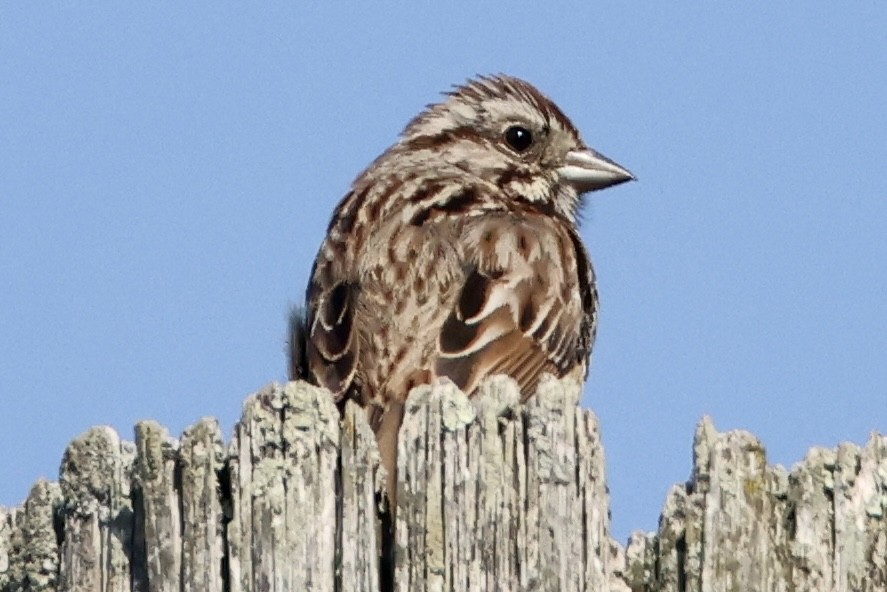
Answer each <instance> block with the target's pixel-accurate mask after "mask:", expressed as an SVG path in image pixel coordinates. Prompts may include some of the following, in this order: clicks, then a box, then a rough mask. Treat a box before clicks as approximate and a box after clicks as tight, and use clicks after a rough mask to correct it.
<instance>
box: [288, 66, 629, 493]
mask: <svg viewBox="0 0 887 592" xmlns="http://www.w3.org/2000/svg"><path fill="white" fill-rule="evenodd" d="M634 179H635V177H634V175H633V174H632V173H631V172H630V171H629V170H628V169H626V168H625V167H623V166H621V165H619V164H617V163H616V162H614V161H613V160H611V159H609V158H607V157H605V156H603V155H602V154H600V153H599V152H597V151H595V150H593V149H591V148H589V147H588V146H587V145H586V144H585V142H584V141H583V139H582V137H581V136H580V134H579V132H578V130H577V129H576V127H575V126H574V125H573V123H572V122H571V121H570V119H569V118H568V117H567V116H566V115H565V114H564V113H563V111H562V110H561V109H560V108H559V107H558V106H557V105H556V104H555V103H554V102H553V101H552V100H551V99H549V98H548V97H547V96H546V95H544V94H543V93H542V92H541V91H539V90H538V89H537V88H536V87H535V86H533V85H532V84H530V83H529V82H526V81H524V80H522V79H519V78H516V77H513V76H509V75H504V74H498V75H489V76H476V77H474V78H471V79H469V80H468V81H466V82H465V83H463V84H461V85H456V86H454V87H453V88H452V89H451V90H450V91H448V92H446V93H444V98H443V100H441V101H439V102H437V103H433V104H430V105H428V106H426V107H425V109H424V110H423V111H421V112H420V113H419V114H418V115H417V116H415V117H414V118H413V119H412V120H411V121H410V122H409V123H408V124H407V126H406V127H405V128H404V130H403V132H402V133H401V134H400V136H399V137H398V139H397V140H396V142H395V143H394V144H393V145H392V146H390V147H389V148H388V149H387V150H385V151H384V152H383V153H382V154H381V155H380V156H379V157H378V158H376V159H375V160H374V161H373V162H372V163H371V164H370V165H369V166H368V167H367V168H366V169H365V170H364V171H363V172H362V173H360V174H359V175H358V176H357V178H356V179H355V180H354V182H353V183H352V185H351V187H350V190H349V191H348V192H347V194H346V195H345V197H344V198H343V199H342V200H341V201H340V202H339V204H338V205H337V206H336V208H335V210H334V212H333V214H332V218H331V220H330V223H329V226H328V228H327V233H326V237H325V238H324V239H323V241H322V243H321V245H320V248H319V250H318V253H317V256H316V259H315V261H314V265H313V267H312V270H311V273H310V277H309V280H308V286H307V289H306V294H305V306H304V308H303V309H298V310H296V311H294V313H293V314H292V315H291V318H290V327H289V330H290V335H289V341H290V347H289V365H290V378H291V379H294V380H295V379H304V380H307V381H309V382H311V383H314V384H316V385H319V386H322V387H325V388H326V389H328V390H329V391H330V392H331V393H332V396H333V398H334V400H335V401H336V403H337V404H339V405H340V408H341V406H343V405H344V403H345V402H346V401H348V400H353V401H356V402H357V403H359V404H360V405H361V406H363V407H364V408H365V409H366V412H367V416H368V419H369V422H370V425H371V426H372V428H373V430H374V432H375V434H376V439H377V442H378V447H379V453H380V458H381V463H382V466H383V467H384V468H385V470H386V472H387V474H388V486H387V488H388V497H389V500H391V499H392V498H393V497H394V494H395V481H394V475H395V474H396V461H397V432H398V429H399V427H400V425H401V422H402V419H403V414H404V408H405V403H406V400H407V397H408V395H409V393H410V391H411V390H412V389H413V388H414V387H416V386H418V385H422V384H431V383H433V382H435V381H437V380H442V379H449V380H450V381H452V382H453V383H455V385H456V386H458V387H459V388H460V389H461V390H462V391H464V392H465V393H466V394H468V395H469V396H471V395H474V394H475V393H476V392H477V390H478V386H479V384H480V383H481V381H482V380H483V379H484V378H486V377H488V376H492V375H497V374H504V375H507V376H510V377H511V378H513V379H514V380H515V381H516V382H517V385H518V387H519V388H520V392H521V398H522V399H523V400H526V399H527V398H529V397H531V396H532V395H533V394H534V391H535V389H536V386H537V385H538V383H539V380H540V377H541V376H542V375H543V374H553V375H555V376H557V377H566V376H570V377H574V378H576V379H579V380H582V379H585V378H586V375H587V372H588V367H589V363H590V356H591V351H592V346H593V344H594V340H595V334H596V327H597V321H598V293H597V287H596V281H595V274H594V270H593V267H592V264H591V260H590V258H589V255H588V252H587V250H586V248H585V246H584V244H583V242H582V239H581V237H580V234H579V214H580V208H581V206H582V205H583V196H584V195H585V194H586V193H588V192H591V191H596V190H600V189H604V188H606V187H610V186H613V185H617V184H620V183H623V182H626V181H630V180H634Z"/></svg>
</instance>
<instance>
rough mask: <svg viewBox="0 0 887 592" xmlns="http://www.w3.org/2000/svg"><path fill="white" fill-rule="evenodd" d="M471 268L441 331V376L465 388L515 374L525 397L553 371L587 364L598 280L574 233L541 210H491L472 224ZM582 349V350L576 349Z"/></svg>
mask: <svg viewBox="0 0 887 592" xmlns="http://www.w3.org/2000/svg"><path fill="white" fill-rule="evenodd" d="M465 234H466V238H467V241H466V242H467V244H468V245H471V246H473V249H471V250H469V252H468V253H467V254H469V256H471V258H472V263H473V267H471V268H470V269H469V271H468V273H467V274H466V276H465V281H464V284H463V286H462V289H461V291H460V293H459V296H458V299H457V301H456V303H455V306H454V307H453V309H452V310H451V311H450V312H449V314H448V316H447V318H446V320H445V321H444V323H443V325H442V327H441V330H440V335H439V337H438V350H439V356H438V359H437V360H436V364H435V372H436V374H437V375H438V376H447V377H449V378H450V379H451V380H453V381H454V382H455V383H456V384H457V385H458V386H459V387H460V388H462V389H463V390H465V391H466V392H469V393H470V392H472V391H474V390H475V389H476V388H477V385H478V383H479V381H480V380H481V379H482V378H484V377H486V376H490V375H493V374H507V375H509V376H511V377H512V378H514V379H515V380H516V381H517V382H518V384H519V386H520V389H521V392H522V393H523V396H524V397H525V398H526V397H528V396H530V395H532V394H533V392H534V390H535V388H536V385H537V384H538V381H539V378H540V376H541V375H542V374H544V373H546V372H548V373H552V374H555V375H558V376H564V375H565V374H567V373H569V372H571V371H572V370H574V369H575V368H577V366H581V367H582V368H583V370H584V367H585V365H586V362H587V352H586V351H585V349H584V347H583V345H584V342H587V341H588V340H587V338H585V337H584V333H585V331H586V330H585V327H586V326H592V325H593V319H592V320H591V321H586V320H585V317H586V315H588V314H592V315H593V309H594V306H595V305H594V303H593V302H592V301H591V300H590V299H589V298H587V297H586V293H592V292H593V290H594V288H593V284H592V285H590V286H582V285H580V284H581V283H582V282H581V280H583V279H585V280H586V281H591V282H593V276H591V275H590V274H589V272H588V271H587V270H584V271H583V272H582V273H580V272H579V270H578V267H577V265H578V264H584V263H585V261H586V258H585V257H584V252H583V253H579V252H577V250H576V246H575V243H574V240H573V236H572V233H571V232H570V231H569V230H568V229H565V228H563V227H562V226H560V225H558V224H557V221H556V220H552V219H551V218H550V217H543V216H541V215H532V214H527V215H522V216H518V215H514V214H503V215H501V216H495V215H490V216H487V217H485V218H484V219H481V220H478V221H476V222H475V223H474V224H473V226H472V227H470V228H467V229H466V233H465ZM578 350H581V351H578Z"/></svg>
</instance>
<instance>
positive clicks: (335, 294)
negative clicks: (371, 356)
mask: <svg viewBox="0 0 887 592" xmlns="http://www.w3.org/2000/svg"><path fill="white" fill-rule="evenodd" d="M328 266H329V264H328V263H326V262H324V261H321V260H320V259H319V260H318V262H315V264H314V269H313V270H312V273H311V277H312V280H311V283H310V284H309V287H308V294H307V298H306V300H307V319H306V331H307V339H306V348H305V349H306V352H305V359H306V365H307V374H308V375H309V376H311V377H313V378H314V380H315V381H316V382H317V383H318V384H319V385H320V386H323V387H325V388H327V389H329V390H330V391H331V392H332V393H333V396H334V398H335V400H336V402H339V401H341V400H342V399H343V398H344V397H345V396H346V395H347V393H348V391H349V389H350V388H351V387H352V382H353V380H354V376H355V371H356V369H357V356H358V351H357V348H358V340H357V339H356V337H355V335H354V330H353V329H354V301H355V289H356V284H355V283H353V282H351V281H348V280H347V279H336V278H335V274H333V273H332V272H331V271H330V270H328V269H326V267H328Z"/></svg>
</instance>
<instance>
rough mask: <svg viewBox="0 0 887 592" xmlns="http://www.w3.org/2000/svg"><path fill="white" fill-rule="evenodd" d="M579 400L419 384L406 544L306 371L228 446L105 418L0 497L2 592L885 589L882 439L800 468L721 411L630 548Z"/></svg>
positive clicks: (355, 420)
mask: <svg viewBox="0 0 887 592" xmlns="http://www.w3.org/2000/svg"><path fill="white" fill-rule="evenodd" d="M579 392H580V387H579V385H578V384H575V383H572V382H570V381H568V380H565V381H558V380H554V379H550V380H545V381H543V382H542V384H541V385H540V388H539V392H538V394H537V395H536V396H535V397H532V398H531V399H530V400H529V401H528V402H527V403H525V404H524V403H521V402H520V396H519V393H518V391H517V387H516V385H515V383H514V382H513V381H511V380H510V379H508V378H504V377H497V378H494V379H491V380H490V381H488V382H487V383H486V384H484V385H483V386H482V388H481V391H480V393H479V394H478V395H477V396H475V397H473V398H471V399H469V398H467V397H466V396H465V395H464V394H462V393H461V392H459V391H458V390H457V389H456V388H455V387H454V386H453V385H452V384H449V383H440V384H436V385H433V386H425V387H419V388H417V389H416V390H414V391H413V393H412V394H411V396H410V399H409V401H408V403H407V406H406V410H405V416H404V422H403V428H402V430H401V434H400V441H399V451H398V475H397V478H398V481H397V491H398V495H397V512H396V521H395V524H394V528H393V531H392V532H391V534H390V536H391V537H392V538H390V539H386V538H385V537H386V536H388V534H387V532H388V531H386V530H385V529H384V528H382V526H381V523H380V519H379V518H380V511H382V510H383V509H384V508H385V507H386V505H385V503H384V502H383V501H382V499H381V493H380V492H381V491H382V490H383V489H384V485H385V482H386V478H385V475H384V471H383V469H382V468H381V466H380V462H379V455H378V451H377V449H376V445H375V438H374V436H373V433H372V430H371V429H370V427H369V426H368V425H367V421H366V418H365V413H364V411H363V410H362V409H360V408H359V407H358V406H357V405H355V404H353V403H349V404H347V405H345V406H344V408H343V409H342V412H341V413H340V410H339V409H337V408H336V406H335V405H334V404H333V402H332V399H331V397H330V395H329V393H327V392H326V391H323V390H322V389H318V388H316V387H313V386H311V385H308V384H306V383H302V382H293V383H288V384H286V385H276V384H275V385H270V386H268V387H266V388H265V389H263V390H261V391H260V392H258V393H256V394H255V395H252V396H250V397H249V398H248V399H247V400H246V402H245V403H244V409H243V417H242V419H241V420H240V422H239V423H238V424H237V425H236V426H235V428H234V432H233V438H232V440H231V442H230V443H225V441H224V438H223V435H222V431H221V428H220V426H219V425H218V423H217V422H216V421H215V420H212V419H203V420H200V421H199V422H197V423H196V424H194V425H193V426H191V427H189V428H188V429H187V430H185V432H184V433H183V434H182V435H181V437H180V438H174V437H172V436H171V435H170V434H169V433H168V431H167V430H166V429H165V428H163V427H162V426H161V425H159V424H157V423H156V422H152V421H145V422H140V423H139V424H138V425H137V426H136V433H135V441H134V442H133V443H130V442H126V441H124V440H121V439H120V437H119V436H118V435H117V434H116V433H115V432H114V431H113V430H111V429H110V428H107V427H98V428H93V429H91V430H88V431H87V432H86V433H85V434H84V435H83V436H81V437H79V438H77V439H75V440H74V441H73V442H72V443H71V444H70V446H69V447H68V449H67V451H66V452H65V454H64V457H63V460H62V466H61V471H60V478H59V482H58V483H53V482H48V481H40V482H38V483H37V484H36V485H35V486H34V487H33V489H32V490H31V493H30V495H29V496H28V498H27V500H26V501H25V502H24V504H23V505H22V506H20V507H18V508H0V592H13V591H25V590H45V591H55V590H65V591H75V590H76V591H90V592H92V591H96V590H98V591H102V592H106V591H118V590H119V591H123V590H127V591H128V590H133V591H139V592H141V591H146V592H148V591H152V592H153V591H166V590H195V591H197V590H199V591H201V592H204V591H206V592H251V591H266V590H280V591H290V590H302V589H310V590H330V591H333V590H379V589H380V588H382V587H384V586H385V585H386V584H391V585H392V587H393V589H395V590H403V591H414V590H418V591H423V590H429V591H430V590H435V591H436V590H449V591H462V590H539V591H544V590H552V591H554V590H576V591H579V590H589V591H591V590H594V591H598V590H604V591H606V590H612V591H628V590H632V591H634V592H641V591H649V592H654V591H666V590H667V591H674V592H686V591H690V590H699V591H701V590H706V591H709V590H711V591H718V590H768V591H794V590H823V591H825V590H846V591H854V592H855V591H875V590H881V591H885V590H887V526H885V525H887V519H885V513H887V438H885V437H884V436H882V435H878V434H873V435H872V437H871V439H870V440H869V442H868V443H867V444H866V445H865V446H861V447H860V446H856V445H853V444H842V445H841V446H839V447H838V448H837V449H834V450H829V449H823V448H814V449H812V450H811V451H810V453H809V454H808V455H807V457H806V458H805V459H804V460H803V461H802V462H801V463H798V464H797V465H796V466H795V467H794V468H792V469H791V470H790V471H787V470H785V469H784V468H782V467H779V466H773V465H770V464H768V463H767V459H766V451H765V448H764V446H763V444H762V443H761V442H760V441H759V440H758V439H757V438H755V437H754V436H753V435H752V434H749V433H748V432H744V431H732V432H727V433H719V432H718V431H717V430H716V429H715V427H714V424H713V423H712V421H711V420H710V419H708V418H705V419H703V420H702V421H701V422H700V424H699V426H698V427H697V430H696V435H695V439H694V444H693V468H692V471H691V477H690V479H689V481H688V482H686V483H683V484H680V485H676V486H674V487H673V488H672V489H671V491H670V492H669V494H668V496H667V498H666V501H665V506H664V509H663V512H662V515H661V518H660V523H659V528H658V529H657V531H656V532H653V533H643V532H637V533H634V534H633V535H632V536H631V538H630V539H629V541H628V544H627V546H626V547H625V548H623V546H622V545H620V544H618V543H616V542H615V541H613V540H612V539H611V537H610V533H609V497H608V490H607V486H606V478H605V462H604V452H603V447H602V445H601V439H600V430H599V425H598V421H597V418H596V417H595V416H594V414H593V413H592V412H591V411H588V410H583V409H580V408H579V406H578V404H577V403H578V398H579ZM388 548H390V549H393V559H392V558H388V557H382V555H381V554H382V553H383V549H388ZM389 559H390V560H391V561H392V564H391V565H390V566H388V567H389V568H390V569H382V570H380V562H386V561H388V560H389ZM383 574H387V575H385V576H384V577H383ZM385 577H391V578H392V579H393V582H389V581H387V580H385Z"/></svg>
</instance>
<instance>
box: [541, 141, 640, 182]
mask: <svg viewBox="0 0 887 592" xmlns="http://www.w3.org/2000/svg"><path fill="white" fill-rule="evenodd" d="M558 171H559V172H560V174H561V177H563V178H564V179H566V180H567V182H568V183H569V184H570V185H572V186H573V187H575V188H576V191H578V192H579V193H585V192H586V191H595V190H597V189H603V188H605V187H610V186H611V185H618V184H619V183H625V182H626V181H634V180H635V176H634V175H632V174H631V171H629V170H628V169H626V168H624V167H622V166H619V165H618V164H616V163H615V162H613V161H612V160H610V159H609V158H607V157H606V156H604V155H603V154H600V153H598V152H595V151H594V150H592V149H591V148H588V149H586V150H571V151H570V152H567V159H566V162H565V163H564V166H562V167H560V169H558Z"/></svg>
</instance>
